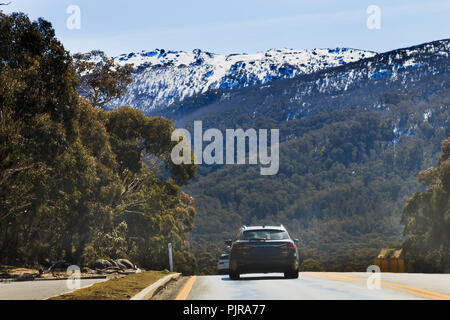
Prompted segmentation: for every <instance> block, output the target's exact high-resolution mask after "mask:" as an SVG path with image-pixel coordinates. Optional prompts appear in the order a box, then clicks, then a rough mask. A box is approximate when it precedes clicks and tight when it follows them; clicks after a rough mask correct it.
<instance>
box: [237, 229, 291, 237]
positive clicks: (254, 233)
mask: <svg viewBox="0 0 450 320" xmlns="http://www.w3.org/2000/svg"><path fill="white" fill-rule="evenodd" d="M287 239H289V235H288V233H287V232H286V231H283V230H267V229H262V230H248V231H244V232H243V233H242V237H241V240H287Z"/></svg>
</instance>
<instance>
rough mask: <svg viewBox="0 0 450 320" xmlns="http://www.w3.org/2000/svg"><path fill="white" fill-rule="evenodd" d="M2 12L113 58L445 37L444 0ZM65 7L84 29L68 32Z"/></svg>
mask: <svg viewBox="0 0 450 320" xmlns="http://www.w3.org/2000/svg"><path fill="white" fill-rule="evenodd" d="M6 1H12V4H10V5H9V6H8V7H2V9H3V10H4V11H5V12H7V13H8V12H11V11H22V12H25V13H27V14H28V15H29V16H30V18H32V19H36V18H38V17H44V18H45V19H47V20H49V21H51V22H52V23H53V25H54V27H55V29H56V34H57V36H58V38H59V39H60V40H61V41H62V42H63V44H64V46H65V47H66V49H69V50H70V51H72V52H80V51H81V52H85V51H89V50H91V49H101V50H104V51H105V52H106V53H107V54H109V55H112V56H115V55H119V54H121V53H128V52H133V51H134V52H136V51H140V50H151V49H154V48H164V49H174V50H193V49H195V48H200V49H202V50H206V51H210V52H216V53H244V52H246V53H253V52H257V51H265V50H268V49H271V48H294V49H305V48H306V49H310V48H334V47H352V48H359V49H366V50H373V51H378V52H382V51H388V50H391V49H396V48H400V47H406V46H410V45H414V44H420V43H423V42H428V41H432V40H437V39H443V38H450V19H449V17H450V1H448V0H430V1H416V0H397V1H396V0H388V1H376V0H369V1H366V0H354V1H348V0H333V1H328V0H315V1H314V0H223V1H219V0H160V1H155V0H126V1H125V0H113V1H111V0H108V1H106V0H69V1H66V0H53V1H50V0H5V1H2V2H6ZM69 5H78V6H79V7H80V9H81V29H79V30H69V29H68V28H67V27H66V20H67V19H68V17H69V14H67V13H66V10H67V7H68V6H69ZM369 5H378V6H379V7H380V8H381V29H379V30H369V29H368V28H367V27H366V20H367V18H368V16H369V14H367V13H366V9H367V7H368V6H369Z"/></svg>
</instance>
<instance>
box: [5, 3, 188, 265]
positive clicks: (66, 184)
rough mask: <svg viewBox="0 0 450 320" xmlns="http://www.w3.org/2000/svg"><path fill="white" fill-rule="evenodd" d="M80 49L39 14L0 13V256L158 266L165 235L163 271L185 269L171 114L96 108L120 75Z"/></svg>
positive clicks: (183, 210) (183, 204)
mask: <svg viewBox="0 0 450 320" xmlns="http://www.w3.org/2000/svg"><path fill="white" fill-rule="evenodd" d="M94 54H95V55H100V56H101V57H102V58H103V62H104V61H105V60H107V58H106V57H104V56H102V54H101V52H94ZM89 58H90V56H89V55H88V56H83V55H78V56H76V57H75V59H73V58H72V56H71V55H70V54H69V52H68V51H66V50H65V49H64V47H63V45H62V44H61V43H60V42H59V41H58V40H57V39H56V38H55V31H54V30H53V28H52V26H51V24H50V23H49V22H47V21H45V20H43V19H39V20H38V21H35V22H32V21H30V20H29V18H28V17H27V16H26V15H24V14H20V13H14V14H11V15H5V14H3V13H1V12H0V150H1V152H0V264H10V265H19V266H31V267H42V266H44V267H45V266H49V265H51V264H52V263H53V262H55V261H58V260H64V261H67V262H68V263H71V264H79V265H85V264H88V263H89V262H90V261H93V260H94V259H97V258H113V259H116V258H128V259H130V260H131V261H133V262H134V263H136V264H137V265H138V266H140V267H143V268H152V269H164V268H167V265H168V258H167V244H168V243H169V242H171V243H173V247H174V262H175V268H176V269H177V270H178V271H182V272H185V273H193V272H195V270H196V261H195V258H194V257H193V255H192V254H190V253H189V252H188V250H187V249H188V248H187V243H186V239H187V236H188V233H189V232H190V231H191V229H192V227H193V223H194V217H195V209H194V204H193V199H192V198H191V197H190V196H188V195H187V194H185V193H183V192H181V190H180V185H182V184H184V183H186V182H187V181H188V180H189V179H191V178H192V177H194V176H195V172H196V168H195V166H190V165H189V166H188V165H186V166H185V165H183V166H175V165H173V164H172V162H171V161H170V150H171V149H172V147H173V142H171V133H172V131H173V126H172V122H171V121H169V120H167V119H164V118H161V117H147V116H145V115H144V114H143V113H142V112H140V111H138V110H136V109H131V108H127V107H121V108H119V109H117V110H114V111H111V112H107V111H105V110H103V108H101V106H102V104H103V103H104V102H105V101H108V99H109V98H110V96H111V95H112V96H117V95H119V94H120V92H121V91H123V88H124V83H125V84H126V82H127V81H122V80H124V79H125V80H126V75H127V74H128V73H129V72H128V71H127V70H126V69H120V72H119V71H118V70H116V72H112V71H111V69H109V70H105V63H98V64H96V63H94V64H89V63H86V61H88V60H89ZM77 68H78V69H79V68H82V70H84V71H86V70H87V71H88V74H90V72H89V70H91V71H95V72H92V74H93V76H92V77H91V78H90V79H86V78H85V77H84V78H82V77H79V74H78V76H77V72H76V71H77V70H76V69H77ZM83 68H84V69H83ZM78 71H79V70H78ZM84 74H85V75H86V72H85V73H84ZM115 76H117V77H116V78H115ZM120 79H122V80H120ZM90 86H91V87H92V88H96V89H97V90H94V91H89V88H90ZM80 92H84V93H86V95H84V97H82V96H80V94H79V93H80ZM88 93H93V94H92V95H88ZM90 98H91V99H90ZM96 107H97V108H96Z"/></svg>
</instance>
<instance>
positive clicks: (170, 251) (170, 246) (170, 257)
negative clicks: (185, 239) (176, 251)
mask: <svg viewBox="0 0 450 320" xmlns="http://www.w3.org/2000/svg"><path fill="white" fill-rule="evenodd" d="M169 266H170V272H173V259H172V243H169Z"/></svg>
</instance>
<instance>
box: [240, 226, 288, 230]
mask: <svg viewBox="0 0 450 320" xmlns="http://www.w3.org/2000/svg"><path fill="white" fill-rule="evenodd" d="M262 229H268V230H281V231H286V229H285V228H284V227H283V225H281V226H265V225H262V226H243V227H242V230H244V231H249V230H262Z"/></svg>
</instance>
